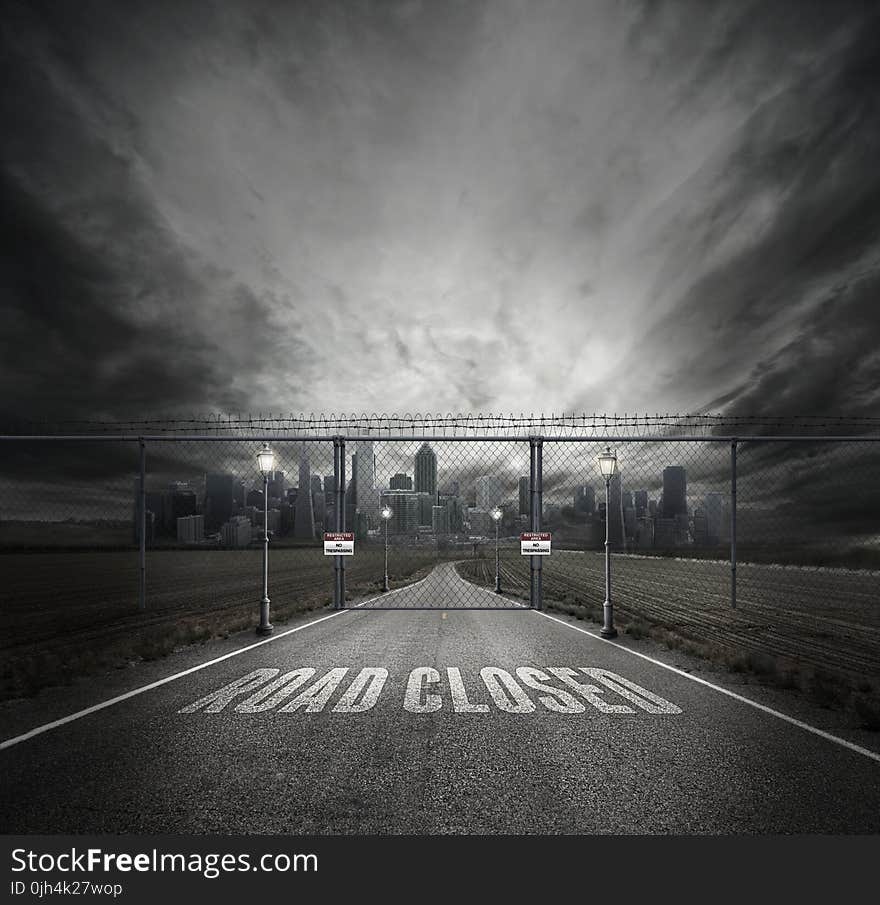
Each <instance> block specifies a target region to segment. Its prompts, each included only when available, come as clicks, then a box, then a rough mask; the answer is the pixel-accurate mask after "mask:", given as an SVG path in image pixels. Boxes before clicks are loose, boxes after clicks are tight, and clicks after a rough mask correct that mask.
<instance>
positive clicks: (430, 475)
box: [414, 443, 437, 494]
mask: <svg viewBox="0 0 880 905" xmlns="http://www.w3.org/2000/svg"><path fill="white" fill-rule="evenodd" d="M415 476H416V479H415V488H414V489H415V490H416V491H419V492H421V493H432V494H433V493H436V492H437V454H436V453H435V452H434V450H433V449H431V447H430V446H429V445H428V444H427V443H423V444H422V445H421V447H420V448H419V451H418V452H417V453H416V462H415Z"/></svg>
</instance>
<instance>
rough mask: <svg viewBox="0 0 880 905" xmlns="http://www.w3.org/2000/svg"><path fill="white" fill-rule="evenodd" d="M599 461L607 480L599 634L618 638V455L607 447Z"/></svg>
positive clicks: (601, 470)
mask: <svg viewBox="0 0 880 905" xmlns="http://www.w3.org/2000/svg"><path fill="white" fill-rule="evenodd" d="M597 461H598V463H599V471H600V472H601V474H602V477H603V478H605V603H604V604H603V605H602V612H603V615H604V620H603V624H602V628H601V630H600V631H599V634H600V635H601V636H602V637H603V638H616V637H617V629H616V628H615V627H614V607H613V606H612V604H611V534H610V531H611V519H610V518H609V516H610V514H611V479H612V478H613V477H614V475H616V474H617V455H616V454H615V453H613V452H612V451H611V447H610V446H606V447H605V452H603V453H600V454H599V456H598V458H597Z"/></svg>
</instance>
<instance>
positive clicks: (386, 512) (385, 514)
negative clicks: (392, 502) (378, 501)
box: [381, 506, 394, 519]
mask: <svg viewBox="0 0 880 905" xmlns="http://www.w3.org/2000/svg"><path fill="white" fill-rule="evenodd" d="M381 515H382V518H384V519H390V518H391V516H392V515H394V510H393V509H392V508H391V507H390V506H383V507H382V512H381Z"/></svg>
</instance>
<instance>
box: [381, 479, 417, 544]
mask: <svg viewBox="0 0 880 905" xmlns="http://www.w3.org/2000/svg"><path fill="white" fill-rule="evenodd" d="M381 500H382V502H387V503H388V505H389V506H390V507H391V512H392V515H391V518H390V519H389V520H388V533H389V534H416V533H418V530H419V494H417V493H416V492H415V491H414V490H386V491H385V492H384V493H383V494H382V496H381Z"/></svg>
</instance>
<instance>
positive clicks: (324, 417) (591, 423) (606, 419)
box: [2, 412, 880, 439]
mask: <svg viewBox="0 0 880 905" xmlns="http://www.w3.org/2000/svg"><path fill="white" fill-rule="evenodd" d="M2 432H3V433H4V434H7V435H45V436H48V435H53V434H54V435H57V434H89V435H92V434H94V435H101V434H123V435H124V434H130V435H132V436H138V435H142V434H149V435H155V434H167V435H175V434H188V435H193V434H195V435H198V434H205V435H207V434H227V433H228V434H238V435H245V436H247V435H252V436H254V437H272V436H275V435H279V436H280V435H288V434H295V435H298V436H313V437H316V438H327V437H332V436H336V435H366V436H372V437H374V438H376V439H381V438H382V437H383V436H392V435H408V436H412V437H413V438H418V437H423V436H444V437H447V436H448V437H473V438H475V439H479V438H480V437H486V436H509V437H522V438H526V437H529V436H535V435H556V436H571V437H584V438H590V437H607V436H614V437H633V438H637V437H662V436H676V435H688V436H692V437H712V436H718V435H740V436H747V435H753V436H774V435H799V436H826V435H828V436H839V435H850V436H871V435H876V434H878V433H880V417H870V416H851V415H839V416H831V415H766V414H764V415H734V414H725V413H717V414H713V413H695V414H670V413H665V414H659V413H655V414H653V415H652V414H647V413H646V414H621V415H618V414H612V415H609V414H599V413H592V414H587V413H581V414H574V413H570V414H566V413H561V414H557V413H555V412H551V413H550V414H546V413H544V412H541V413H539V414H535V413H530V414H528V415H527V414H524V413H520V414H519V415H515V414H513V413H510V414H508V415H502V414H484V413H482V412H481V413H477V414H473V413H459V414H452V413H447V414H445V415H443V414H439V413H438V414H430V413H427V414H422V413H420V412H417V413H415V414H411V413H404V414H398V413H396V412H395V413H392V414H387V413H382V414H377V413H372V414H367V413H361V414H356V413H351V414H348V415H346V414H336V413H330V414H329V415H328V414H323V413H320V414H315V413H310V414H308V415H306V414H304V413H302V412H301V413H299V414H294V413H289V414H286V415H284V414H263V413H261V412H260V413H256V414H253V413H248V414H241V413H234V414H233V413H193V414H191V415H189V416H185V417H184V416H180V415H176V416H161V415H157V416H151V417H146V418H142V419H127V420H119V421H110V420H105V419H96V420H88V419H71V420H55V421H35V420H25V419H19V420H16V421H14V422H11V423H7V424H6V426H5V429H4V430H3V431H2Z"/></svg>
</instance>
